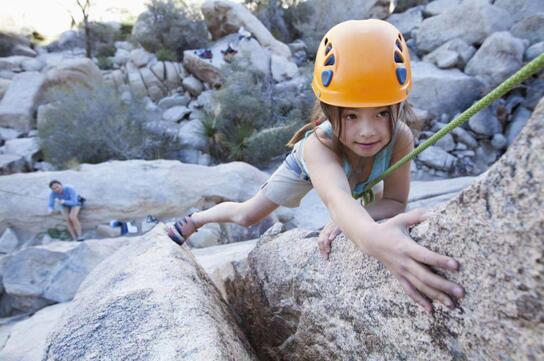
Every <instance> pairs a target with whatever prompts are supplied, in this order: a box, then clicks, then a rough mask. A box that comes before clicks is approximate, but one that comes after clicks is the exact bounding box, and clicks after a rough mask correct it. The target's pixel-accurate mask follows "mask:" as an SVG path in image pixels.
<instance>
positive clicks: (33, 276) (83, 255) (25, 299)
mask: <svg viewBox="0 0 544 361" xmlns="http://www.w3.org/2000/svg"><path fill="white" fill-rule="evenodd" d="M127 243H128V238H118V239H101V240H90V241H85V242H63V241H56V242H52V243H50V244H47V245H44V246H36V247H29V248H26V249H23V250H21V251H19V252H17V253H13V254H11V255H8V256H7V257H5V258H4V259H2V263H3V266H2V270H3V273H4V275H3V277H2V285H3V286H4V292H5V294H4V295H3V296H2V298H1V300H0V315H1V316H7V315H12V314H16V313H21V312H33V311H36V310H38V309H40V308H42V307H43V306H44V305H46V304H51V303H56V302H66V301H70V300H71V299H72V298H73V297H74V295H75V293H76V291H77V289H78V288H79V285H80V284H81V282H82V281H83V280H84V279H85V277H86V276H87V275H88V274H89V272H90V271H91V270H92V269H93V268H94V267H95V266H96V265H97V264H99V263H100V262H102V261H103V260H104V259H105V258H106V257H108V256H110V255H111V254H112V253H114V252H115V251H116V250H117V249H119V248H120V247H122V246H124V245H125V244H127Z"/></svg>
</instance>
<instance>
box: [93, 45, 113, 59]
mask: <svg viewBox="0 0 544 361" xmlns="http://www.w3.org/2000/svg"><path fill="white" fill-rule="evenodd" d="M116 50H117V49H116V48H115V46H114V45H113V44H100V45H99V46H98V47H97V48H96V56H97V57H98V56H102V57H108V56H114V55H115V51H116Z"/></svg>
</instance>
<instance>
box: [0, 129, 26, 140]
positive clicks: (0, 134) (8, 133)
mask: <svg viewBox="0 0 544 361" xmlns="http://www.w3.org/2000/svg"><path fill="white" fill-rule="evenodd" d="M22 134H23V133H22V132H20V131H18V130H16V129H11V128H2V127H0V139H2V140H10V139H15V138H19V137H20V136H21V135H22Z"/></svg>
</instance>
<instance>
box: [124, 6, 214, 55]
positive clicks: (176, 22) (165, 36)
mask: <svg viewBox="0 0 544 361" xmlns="http://www.w3.org/2000/svg"><path fill="white" fill-rule="evenodd" d="M132 37H133V40H134V41H136V42H138V43H140V44H141V45H142V46H143V47H144V48H145V49H146V50H148V51H151V52H153V53H155V52H157V51H158V50H160V49H168V50H170V51H172V52H173V53H174V54H182V52H183V50H185V49H192V48H201V47H205V46H206V45H207V43H208V28H207V27H206V24H205V22H204V20H203V18H202V15H201V14H200V12H199V11H196V10H195V9H193V8H191V6H189V5H188V4H187V3H186V2H185V1H183V0H151V1H150V2H149V3H148V4H147V11H146V12H144V13H142V14H141V15H140V16H139V17H138V21H137V22H136V24H135V27H134V29H133V32H132Z"/></svg>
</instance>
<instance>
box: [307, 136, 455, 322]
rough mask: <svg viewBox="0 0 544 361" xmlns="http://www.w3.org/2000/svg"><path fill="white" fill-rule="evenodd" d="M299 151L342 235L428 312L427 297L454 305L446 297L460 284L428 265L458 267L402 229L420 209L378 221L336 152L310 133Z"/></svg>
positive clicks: (417, 216)
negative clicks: (364, 204) (354, 192)
mask: <svg viewBox="0 0 544 361" xmlns="http://www.w3.org/2000/svg"><path fill="white" fill-rule="evenodd" d="M303 156H304V160H305V163H306V165H307V167H308V171H309V173H310V174H309V175H310V178H311V179H312V184H313V186H314V188H315V189H316V191H317V193H318V194H319V196H320V197H321V199H322V201H323V202H324V203H325V205H326V207H327V209H328V210H329V213H330V216H331V218H332V219H333V221H334V222H335V223H336V224H337V225H338V226H339V227H340V228H341V229H342V230H343V231H344V233H345V234H346V236H347V237H348V238H349V239H350V240H352V241H353V242H354V243H355V244H356V245H357V246H358V247H359V248H360V249H361V250H362V251H364V252H365V253H367V254H369V255H370V256H373V257H376V258H377V259H379V260H380V261H381V262H382V263H383V264H384V265H385V266H386V267H387V268H388V269H389V271H390V272H391V273H392V274H393V275H394V276H395V277H396V278H397V279H398V280H399V282H400V284H401V285H402V287H403V289H404V290H405V292H406V293H407V294H408V295H409V296H410V297H411V298H412V299H413V300H414V301H416V302H417V303H419V304H420V305H421V306H422V307H424V308H425V309H426V310H427V311H428V312H432V304H431V302H432V300H437V301H440V302H441V303H443V304H444V305H446V306H448V307H453V306H454V303H453V301H452V299H451V298H450V297H451V296H453V297H457V298H459V297H462V296H463V294H464V291H463V289H462V288H461V287H460V286H458V285H456V284H455V283H453V282H450V281H448V280H446V279H444V278H442V277H441V276H438V275H436V274H435V273H433V272H432V271H431V270H430V269H429V268H428V266H432V267H440V268H444V269H446V270H457V269H458V267H459V265H458V263H457V262H456V261H455V260H454V259H452V258H450V257H447V256H442V255H440V254H437V253H435V252H432V251H430V250H428V249H427V248H425V247H422V246H420V245H418V244H417V243H416V242H414V241H413V240H412V239H411V238H410V237H409V233H408V232H407V228H408V227H409V226H412V225H414V224H417V223H418V222H420V221H422V220H423V219H424V214H423V212H421V211H415V212H409V213H405V214H400V215H398V216H396V217H394V218H392V219H389V220H388V221H386V222H384V223H382V224H378V223H376V222H375V221H374V220H373V219H372V217H371V216H370V215H369V214H368V212H367V211H366V210H365V209H364V208H363V207H361V206H360V204H359V202H358V201H356V200H355V199H353V198H352V196H351V190H350V187H349V184H348V180H347V178H346V176H345V174H344V171H343V169H342V167H341V165H340V164H341V163H340V159H339V158H338V156H337V155H336V154H335V153H334V152H333V151H332V150H330V149H328V148H327V147H326V146H324V145H323V144H321V143H320V142H319V140H318V139H317V138H316V137H315V135H312V136H310V137H309V138H308V140H307V141H306V143H305V146H304V155H303Z"/></svg>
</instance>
